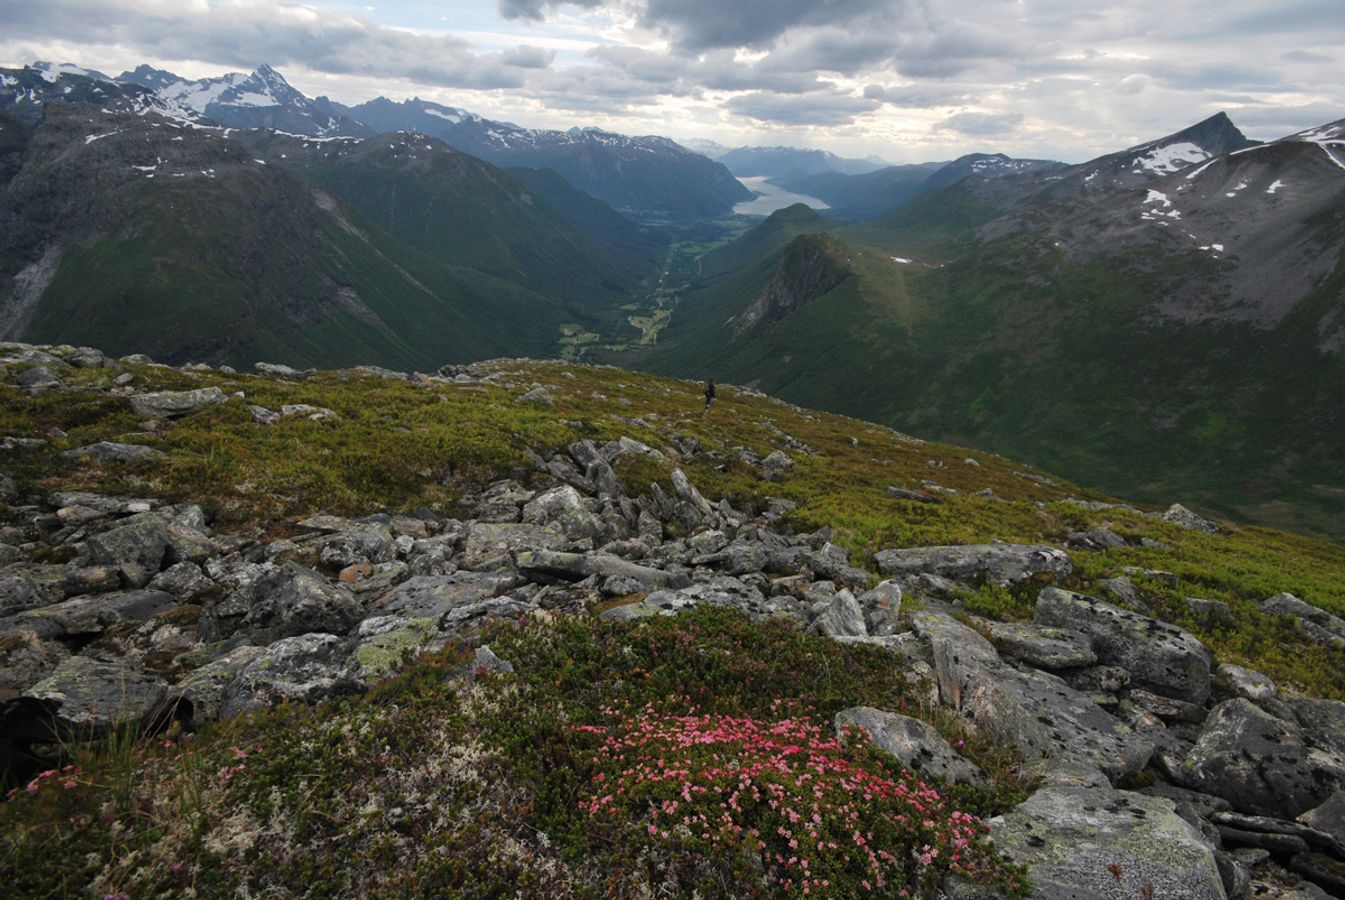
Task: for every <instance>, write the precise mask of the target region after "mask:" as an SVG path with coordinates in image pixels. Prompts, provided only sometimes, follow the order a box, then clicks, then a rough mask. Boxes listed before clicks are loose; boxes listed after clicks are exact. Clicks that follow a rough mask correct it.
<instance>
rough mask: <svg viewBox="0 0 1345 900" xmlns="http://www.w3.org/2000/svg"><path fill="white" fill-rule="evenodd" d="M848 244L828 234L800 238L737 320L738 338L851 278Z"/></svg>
mask: <svg viewBox="0 0 1345 900" xmlns="http://www.w3.org/2000/svg"><path fill="white" fill-rule="evenodd" d="M845 252H846V248H845V245H844V244H842V243H841V242H840V241H838V240H836V239H835V238H832V237H830V236H828V235H825V234H805V235H800V236H799V237H796V238H795V239H794V240H793V241H791V242H790V244H789V246H788V247H786V248H785V253H784V256H783V257H782V258H781V260H780V267H779V268H778V269H777V270H776V273H775V277H774V278H772V279H771V281H770V283H769V284H767V285H766V287H765V289H764V290H762V292H761V293H760V294H759V295H758V296H757V298H756V299H755V300H754V301H752V305H751V306H749V307H748V308H747V309H746V310H745V311H744V312H743V313H742V315H740V316H738V317H737V318H736V320H735V321H734V323H733V332H734V337H746V336H751V335H755V334H760V333H762V332H765V331H767V330H769V329H770V327H771V326H772V325H774V324H775V323H776V322H779V321H780V320H781V319H783V318H785V316H788V315H789V314H790V313H792V312H794V311H795V310H798V309H801V308H803V307H804V306H807V305H808V304H809V303H812V302H813V301H814V300H817V299H818V298H819V297H823V296H825V295H826V294H828V293H830V292H831V291H832V290H834V289H835V288H836V287H838V286H839V285H840V284H841V283H842V282H843V281H845V280H846V279H847V278H849V277H850V274H851V272H850V269H849V268H848V267H847V266H846V263H845Z"/></svg>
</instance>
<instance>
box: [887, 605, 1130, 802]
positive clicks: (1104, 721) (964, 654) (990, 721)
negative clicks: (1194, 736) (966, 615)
mask: <svg viewBox="0 0 1345 900" xmlns="http://www.w3.org/2000/svg"><path fill="white" fill-rule="evenodd" d="M911 624H912V627H913V628H914V630H915V633H916V634H917V635H918V636H919V637H920V639H921V640H922V641H924V642H925V643H926V644H927V645H928V646H929V649H930V652H931V654H932V658H933V660H934V673H935V677H936V679H937V681H938V686H939V700H940V702H941V703H942V704H944V705H945V706H949V707H952V708H953V709H956V710H958V711H959V712H961V713H962V714H963V715H964V716H965V717H966V718H967V719H968V720H969V721H970V722H971V723H972V725H974V726H975V727H976V728H977V729H978V730H979V731H981V732H982V733H984V734H988V735H989V736H991V737H992V738H994V739H996V740H999V741H1002V742H1004V743H1007V744H1009V745H1010V746H1012V747H1013V748H1014V749H1015V750H1016V751H1017V752H1018V753H1019V755H1020V756H1022V758H1023V760H1024V764H1025V766H1026V768H1027V771H1028V772H1029V773H1037V774H1041V773H1046V772H1049V771H1051V770H1052V769H1054V768H1058V767H1060V766H1066V767H1069V766H1083V767H1086V768H1092V769H1097V770H1100V771H1101V772H1103V773H1105V774H1106V775H1107V776H1108V777H1110V778H1119V777H1121V776H1123V775H1127V774H1131V773H1134V772H1138V771H1140V770H1141V769H1143V768H1144V766H1145V764H1146V763H1148V761H1149V757H1150V756H1151V755H1152V753H1153V749H1154V746H1153V743H1152V742H1151V741H1148V740H1146V739H1144V738H1143V737H1141V736H1138V735H1136V734H1134V733H1133V732H1132V731H1131V729H1130V728H1128V727H1127V726H1125V725H1123V724H1122V723H1121V722H1119V721H1117V720H1116V719H1115V718H1114V717H1112V716H1111V715H1110V714H1108V713H1107V712H1106V711H1105V710H1103V709H1102V708H1101V707H1100V706H1098V705H1097V704H1096V703H1094V702H1093V701H1092V700H1090V699H1088V697H1086V696H1085V695H1084V694H1082V693H1080V692H1079V691H1077V690H1075V689H1074V688H1072V687H1070V686H1069V685H1068V684H1066V683H1065V682H1064V681H1062V680H1061V679H1059V678H1056V677H1055V676H1053V675H1049V674H1047V673H1045V672H1037V671H1033V670H1028V671H1019V670H1018V669H1015V668H1013V667H1011V666H1009V665H1008V664H1006V663H1004V662H1003V661H1002V660H1000V658H999V654H998V653H996V652H995V648H994V647H993V646H992V645H991V644H990V642H989V641H987V640H986V639H985V638H983V637H981V635H979V634H977V633H976V632H975V631H974V630H972V629H971V628H968V627H967V626H966V625H963V624H962V623H960V622H958V621H957V620H955V619H953V618H952V617H951V616H947V615H944V614H941V613H929V612H920V613H916V614H914V615H913V616H912V617H911Z"/></svg>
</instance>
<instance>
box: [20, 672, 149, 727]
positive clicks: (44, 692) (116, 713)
mask: <svg viewBox="0 0 1345 900" xmlns="http://www.w3.org/2000/svg"><path fill="white" fill-rule="evenodd" d="M166 697H167V685H165V684H164V682H163V681H161V680H160V679H159V678H158V677H157V676H155V675H152V674H150V673H148V672H146V671H144V670H143V669H141V668H140V667H139V666H138V665H136V664H135V663H132V662H130V661H128V660H121V661H119V662H107V661H104V660H95V659H91V658H90V657H87V656H71V657H68V658H67V659H65V660H63V661H62V662H61V664H60V665H58V666H57V667H56V669H55V671H53V672H52V673H51V674H50V675H48V676H47V677H46V678H44V679H42V680H41V681H39V682H38V683H37V684H35V685H33V686H32V687H30V688H28V690H26V691H24V692H23V696H22V698H21V699H20V700H19V701H18V702H19V703H20V704H21V707H22V708H23V710H24V711H25V713H27V717H28V719H29V720H28V721H27V722H25V723H24V724H23V725H16V726H15V728H14V732H17V733H18V734H19V736H21V737H27V738H28V739H30V740H54V739H57V738H64V737H93V736H95V735H99V734H104V733H106V732H107V731H109V730H110V729H111V728H112V727H113V726H115V725H117V724H120V723H123V722H132V723H137V724H139V725H142V726H148V725H150V724H151V723H152V722H154V721H155V720H157V719H159V718H160V717H162V716H163V715H164V714H165V713H166V711H167V707H166V704H165V699H166ZM43 732H46V735H45V736H44V734H43Z"/></svg>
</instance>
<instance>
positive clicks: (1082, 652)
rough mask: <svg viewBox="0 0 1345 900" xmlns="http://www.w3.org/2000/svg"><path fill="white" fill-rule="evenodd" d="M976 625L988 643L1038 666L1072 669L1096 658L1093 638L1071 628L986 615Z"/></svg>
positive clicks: (1087, 664)
mask: <svg viewBox="0 0 1345 900" xmlns="http://www.w3.org/2000/svg"><path fill="white" fill-rule="evenodd" d="M977 625H978V627H980V628H982V629H983V630H984V631H986V632H988V636H989V638H990V643H992V644H994V645H995V649H996V650H998V651H999V652H1000V653H1001V654H1002V655H1004V656H1008V657H1012V658H1013V659H1019V660H1022V661H1023V662H1025V663H1027V664H1028V665H1030V666H1035V667H1036V668H1038V669H1074V668H1078V667H1081V666H1091V665H1092V664H1093V663H1095V662H1097V654H1096V653H1094V652H1093V642H1092V639H1091V638H1089V637H1088V635H1086V634H1084V633H1083V632H1081V631H1075V630H1074V629H1072V628H1056V627H1053V626H1049V625H1029V624H1027V623H1025V622H993V621H990V620H988V619H980V620H978V621H977Z"/></svg>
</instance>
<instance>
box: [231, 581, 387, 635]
mask: <svg viewBox="0 0 1345 900" xmlns="http://www.w3.org/2000/svg"><path fill="white" fill-rule="evenodd" d="M248 590H249V592H250V593H251V603H250V604H249V608H248V610H247V612H246V613H245V614H244V616H243V620H242V623H241V627H242V628H243V630H245V631H246V632H247V633H248V634H250V635H251V636H252V637H253V639H254V640H257V641H261V642H270V641H274V640H276V639H277V638H282V637H292V636H297V635H301V634H311V633H313V632H325V633H328V634H345V633H346V632H347V631H349V630H350V628H351V627H352V626H353V625H354V624H355V623H356V622H358V621H360V619H361V618H363V617H364V609H363V607H362V606H361V605H360V603H359V601H358V600H356V599H355V597H354V595H353V594H352V593H351V592H350V590H349V589H348V588H346V587H345V586H344V585H337V584H332V583H331V582H330V581H328V580H327V579H326V578H323V577H322V576H321V575H320V574H318V573H317V572H314V571H313V570H312V569H305V568H304V567H303V566H300V565H297V564H295V563H286V564H285V565H284V566H282V567H280V568H278V569H277V570H275V571H273V572H271V573H269V574H267V575H265V576H263V577H262V578H261V579H259V580H258V581H257V582H256V583H255V584H253V585H252V586H251V588H249V589H248Z"/></svg>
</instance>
